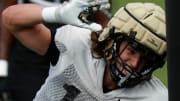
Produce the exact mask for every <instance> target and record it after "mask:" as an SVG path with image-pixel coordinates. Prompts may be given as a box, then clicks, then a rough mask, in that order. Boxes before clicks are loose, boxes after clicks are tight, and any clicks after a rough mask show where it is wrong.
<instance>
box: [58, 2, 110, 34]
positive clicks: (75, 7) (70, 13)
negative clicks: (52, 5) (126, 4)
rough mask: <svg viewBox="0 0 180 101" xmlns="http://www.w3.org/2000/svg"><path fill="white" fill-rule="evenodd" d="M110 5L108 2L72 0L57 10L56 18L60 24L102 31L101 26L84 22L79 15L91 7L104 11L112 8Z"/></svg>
mask: <svg viewBox="0 0 180 101" xmlns="http://www.w3.org/2000/svg"><path fill="white" fill-rule="evenodd" d="M109 5H110V4H109V2H108V0H70V2H67V3H65V4H63V5H61V6H60V7H59V8H58V9H56V18H57V20H58V21H59V22H60V23H64V24H71V25H75V26H79V27H83V28H88V29H90V30H93V31H100V30H102V26H101V25H100V24H97V23H94V22H91V23H86V22H83V21H82V19H80V18H79V15H80V14H81V13H82V12H83V11H85V10H87V9H88V8H89V7H92V6H98V8H97V9H100V10H102V9H108V8H109V7H110V6H109ZM97 9H95V10H97Z"/></svg>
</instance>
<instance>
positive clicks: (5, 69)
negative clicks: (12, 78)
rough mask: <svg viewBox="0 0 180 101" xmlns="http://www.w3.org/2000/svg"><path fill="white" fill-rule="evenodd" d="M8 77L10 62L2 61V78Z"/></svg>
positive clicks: (0, 64) (0, 72)
mask: <svg viewBox="0 0 180 101" xmlns="http://www.w3.org/2000/svg"><path fill="white" fill-rule="evenodd" d="M7 76H8V62H7V60H3V59H0V77H7Z"/></svg>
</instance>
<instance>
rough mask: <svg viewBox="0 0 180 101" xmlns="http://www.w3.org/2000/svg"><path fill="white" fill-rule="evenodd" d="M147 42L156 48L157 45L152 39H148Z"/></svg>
mask: <svg viewBox="0 0 180 101" xmlns="http://www.w3.org/2000/svg"><path fill="white" fill-rule="evenodd" d="M147 41H148V42H149V43H151V44H152V45H154V46H156V47H158V44H157V43H156V41H155V40H154V39H153V38H152V37H150V38H148V39H147Z"/></svg>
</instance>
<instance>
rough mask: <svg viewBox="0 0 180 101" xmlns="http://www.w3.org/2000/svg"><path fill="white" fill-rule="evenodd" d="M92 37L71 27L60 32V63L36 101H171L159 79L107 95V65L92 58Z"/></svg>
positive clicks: (82, 29) (58, 32)
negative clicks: (104, 82) (104, 80)
mask: <svg viewBox="0 0 180 101" xmlns="http://www.w3.org/2000/svg"><path fill="white" fill-rule="evenodd" d="M90 35H91V31H90V30H88V29H84V28H79V27H75V26H71V25H66V26H63V27H61V28H59V29H57V33H56V35H55V43H56V46H57V48H58V49H59V51H60V56H59V59H58V62H57V64H56V65H55V66H51V68H50V71H49V76H48V78H47V79H46V82H45V83H44V85H43V86H42V87H41V89H40V90H39V91H38V92H37V94H36V97H35V98H34V100H33V101H168V92H167V88H166V87H165V86H164V85H163V84H162V83H161V82H160V80H158V79H157V78H155V77H153V78H152V79H151V80H150V81H145V82H142V83H140V84H138V85H137V86H135V87H133V88H121V89H117V90H113V91H110V92H108V93H103V88H102V85H103V84H102V82H103V75H104V68H105V62H104V59H95V58H93V57H92V54H91V44H92V43H91V37H90Z"/></svg>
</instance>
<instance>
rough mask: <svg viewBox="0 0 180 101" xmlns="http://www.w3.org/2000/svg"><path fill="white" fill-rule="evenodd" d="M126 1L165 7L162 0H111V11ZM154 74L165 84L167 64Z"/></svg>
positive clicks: (114, 10)
mask: <svg viewBox="0 0 180 101" xmlns="http://www.w3.org/2000/svg"><path fill="white" fill-rule="evenodd" d="M128 2H153V3H156V4H158V5H160V6H161V7H162V8H165V1H164V0H112V13H113V14H114V13H115V12H116V11H117V10H118V8H120V7H121V6H123V5H125V4H127V3H128ZM154 75H155V76H157V77H158V78H160V79H161V81H162V82H163V83H164V84H165V85H166V86H167V64H165V65H164V67H163V68H160V69H158V70H157V71H156V72H155V73H154Z"/></svg>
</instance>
